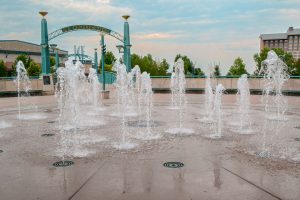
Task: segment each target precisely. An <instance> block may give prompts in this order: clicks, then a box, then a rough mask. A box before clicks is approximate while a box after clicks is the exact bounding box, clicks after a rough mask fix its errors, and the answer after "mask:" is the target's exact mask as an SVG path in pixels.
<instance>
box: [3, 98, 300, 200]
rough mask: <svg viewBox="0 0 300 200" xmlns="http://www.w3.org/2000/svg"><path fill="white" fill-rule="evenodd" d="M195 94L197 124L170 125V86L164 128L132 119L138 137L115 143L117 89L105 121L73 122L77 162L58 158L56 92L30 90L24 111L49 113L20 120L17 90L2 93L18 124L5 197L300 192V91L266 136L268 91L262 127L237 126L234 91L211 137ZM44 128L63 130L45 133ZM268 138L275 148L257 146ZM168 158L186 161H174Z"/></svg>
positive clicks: (256, 103)
mask: <svg viewBox="0 0 300 200" xmlns="http://www.w3.org/2000/svg"><path fill="white" fill-rule="evenodd" d="M186 96H187V99H188V104H187V107H186V109H185V110H184V127H186V128H192V129H194V131H195V133H194V134H192V135H188V136H187V135H171V134H168V133H166V132H165V130H167V129H168V128H171V127H176V126H177V124H178V122H177V115H176V112H177V111H176V110H170V109H168V106H169V105H170V98H171V97H170V94H155V95H154V111H153V120H154V124H155V125H156V126H155V127H153V132H155V133H158V134H160V135H161V136H162V137H161V138H160V139H157V140H138V139H135V137H133V136H134V135H136V134H139V132H140V131H143V127H136V126H128V127H127V128H128V130H129V133H130V135H129V139H130V141H131V142H133V143H136V144H137V145H138V146H137V147H136V148H134V149H132V150H126V151H125V150H123V151H120V150H117V149H115V148H114V147H113V144H115V143H116V142H118V141H120V137H121V128H120V124H121V123H120V119H119V118H117V117H113V116H111V115H110V114H111V113H112V112H113V111H114V110H115V102H116V100H115V99H116V98H115V96H114V94H112V98H111V99H109V100H105V101H104V102H103V104H104V105H103V106H104V107H105V108H106V110H105V111H103V112H101V113H100V114H98V115H93V116H91V120H92V119H93V120H98V121H101V122H102V123H101V124H96V125H95V126H87V127H82V128H80V129H79V130H78V131H77V132H76V134H75V133H74V134H73V133H72V132H70V134H71V136H70V137H72V138H73V142H74V143H73V146H72V148H71V149H70V154H69V156H68V157H67V158H66V159H67V160H72V161H74V165H72V166H69V167H54V166H53V165H52V164H53V163H54V162H56V161H59V160H61V157H60V155H61V154H60V151H59V149H60V135H59V130H58V122H57V117H58V114H59V111H58V109H57V104H56V99H55V97H54V96H41V97H27V98H24V99H23V100H22V106H23V110H22V114H27V115H34V114H36V113H38V114H40V116H43V117H42V118H41V119H36V120H18V119H17V107H16V105H17V98H0V121H1V120H4V121H5V122H8V123H10V124H11V127H9V128H5V129H0V149H1V150H3V152H2V153H0V166H1V168H0V169H1V170H0V180H1V184H0V200H38V199H40V200H48V199H49V200H53V199H55V200H64V199H73V200H98V199H103V200H110V199H115V200H117V199H124V200H125V199H126V200H131V199H132V200H147V199H149V200H150V199H155V200H156V199H165V200H174V199H176V200H177V199H178V200H192V199H193V200H196V199H249V200H250V199H259V200H261V199H295V200H297V199H300V129H298V127H299V126H300V97H287V98H288V101H289V108H288V111H287V117H288V121H287V122H272V121H267V126H268V129H267V130H268V131H267V135H266V136H265V137H264V136H263V134H262V129H263V127H264V126H265V125H266V123H265V120H264V111H263V110H264V108H263V105H262V104H261V101H260V99H261V96H255V95H253V96H251V103H252V106H251V119H252V120H253V121H254V126H255V127H256V128H257V129H256V133H255V134H253V135H240V134H238V133H236V132H235V131H234V130H233V129H234V128H232V127H230V126H229V124H230V122H232V121H236V120H237V119H238V117H239V116H238V115H237V112H236V108H237V106H236V103H235V98H236V96H235V95H224V96H223V111H224V113H225V114H224V116H223V122H224V124H223V134H224V137H223V138H221V139H219V140H212V139H209V138H207V137H205V135H207V134H211V133H212V129H211V127H210V126H209V125H207V124H202V123H200V122H199V119H200V118H201V117H203V113H204V95H201V94H187V95H186ZM88 109H89V108H87V109H86V110H87V112H88ZM138 119H139V117H132V118H129V119H128V121H129V122H136V121H138ZM129 124H130V123H129ZM133 124H134V123H133ZM44 133H49V134H55V135H54V136H52V137H42V136H41V135H42V134H44ZM263 140H264V141H265V142H266V144H267V146H269V147H270V151H271V153H272V156H271V158H260V157H258V156H256V153H257V152H259V151H260V150H261V146H262V144H263ZM168 161H178V162H182V163H183V164H184V166H183V167H181V168H166V167H164V166H163V164H164V163H165V162H168Z"/></svg>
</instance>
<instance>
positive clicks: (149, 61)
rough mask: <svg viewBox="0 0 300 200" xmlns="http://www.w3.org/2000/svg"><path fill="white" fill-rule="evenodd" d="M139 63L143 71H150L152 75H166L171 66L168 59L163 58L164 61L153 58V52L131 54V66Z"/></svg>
mask: <svg viewBox="0 0 300 200" xmlns="http://www.w3.org/2000/svg"><path fill="white" fill-rule="evenodd" d="M135 65H138V66H139V67H140V69H141V72H144V71H146V72H148V73H150V75H151V76H164V75H166V70H167V68H168V67H169V64H168V62H167V61H166V59H163V60H162V62H160V61H159V60H155V59H153V57H152V55H151V54H147V55H146V56H139V55H137V54H132V55H131V67H134V66H135Z"/></svg>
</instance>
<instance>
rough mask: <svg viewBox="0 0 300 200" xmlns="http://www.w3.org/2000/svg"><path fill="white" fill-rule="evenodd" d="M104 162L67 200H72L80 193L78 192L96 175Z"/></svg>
mask: <svg viewBox="0 0 300 200" xmlns="http://www.w3.org/2000/svg"><path fill="white" fill-rule="evenodd" d="M105 162H106V160H105V161H104V162H103V163H102V165H101V166H99V167H98V168H97V169H96V170H95V172H94V173H92V174H91V175H90V176H89V177H88V178H87V179H86V180H85V181H84V182H83V183H82V185H81V186H80V187H79V188H78V189H77V190H76V191H75V192H74V193H73V194H72V195H71V196H70V197H69V198H68V200H72V199H73V197H75V196H76V194H78V192H80V190H81V189H82V188H83V187H84V186H85V185H86V184H87V183H88V182H89V181H90V180H91V179H92V178H93V177H94V176H95V175H96V174H97V173H98V171H99V170H100V169H101V168H102V167H103V166H104V164H105Z"/></svg>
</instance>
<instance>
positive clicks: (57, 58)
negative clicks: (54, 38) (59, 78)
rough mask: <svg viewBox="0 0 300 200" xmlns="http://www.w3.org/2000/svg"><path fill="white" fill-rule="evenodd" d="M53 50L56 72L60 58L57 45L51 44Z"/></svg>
mask: <svg viewBox="0 0 300 200" xmlns="http://www.w3.org/2000/svg"><path fill="white" fill-rule="evenodd" d="M50 47H51V50H52V52H53V53H55V70H57V69H58V67H59V57H58V49H57V44H50Z"/></svg>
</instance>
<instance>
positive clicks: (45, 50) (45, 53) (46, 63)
mask: <svg viewBox="0 0 300 200" xmlns="http://www.w3.org/2000/svg"><path fill="white" fill-rule="evenodd" d="M39 13H40V15H41V16H42V17H43V18H42V21H41V47H42V52H41V56H42V74H43V75H48V74H49V73H50V58H49V44H48V27H47V20H46V19H45V16H46V15H47V14H48V12H39Z"/></svg>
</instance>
